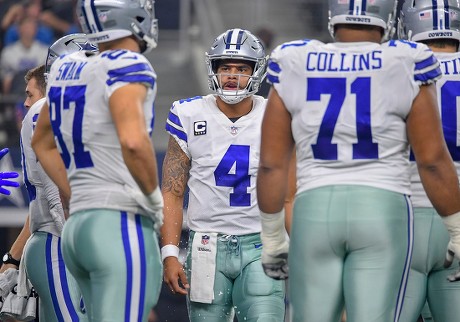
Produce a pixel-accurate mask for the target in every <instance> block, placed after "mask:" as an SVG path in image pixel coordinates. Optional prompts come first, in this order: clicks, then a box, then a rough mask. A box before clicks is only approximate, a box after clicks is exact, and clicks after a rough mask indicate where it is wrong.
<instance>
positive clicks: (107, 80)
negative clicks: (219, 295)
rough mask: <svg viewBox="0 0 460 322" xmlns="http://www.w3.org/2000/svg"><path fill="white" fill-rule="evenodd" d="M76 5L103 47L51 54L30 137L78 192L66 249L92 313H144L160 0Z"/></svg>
mask: <svg viewBox="0 0 460 322" xmlns="http://www.w3.org/2000/svg"><path fill="white" fill-rule="evenodd" d="M77 14H78V16H79V18H80V20H79V21H80V23H81V27H82V29H83V30H84V31H85V32H86V33H87V36H88V39H89V40H90V41H93V42H95V43H97V44H98V46H99V51H100V53H99V54H95V53H91V52H83V51H81V52H78V53H73V54H69V55H66V56H61V57H59V58H58V59H57V60H56V61H55V62H54V63H53V65H52V67H51V71H50V73H49V75H48V87H47V106H49V109H48V108H44V109H42V112H41V113H40V116H39V119H38V122H37V129H36V132H35V134H34V137H33V140H32V146H33V148H34V151H36V154H37V157H38V159H39V160H40V162H41V163H42V166H43V168H44V169H45V171H46V172H47V173H48V175H49V176H50V177H51V178H52V179H53V181H54V182H55V183H56V184H57V185H58V187H59V189H60V190H61V191H64V194H70V191H71V198H70V217H69V219H68V221H67V222H66V225H65V228H64V231H63V235H62V253H63V256H64V259H65V262H66V265H67V267H68V268H69V270H70V271H71V272H72V274H73V275H74V277H75V279H76V280H77V283H78V284H79V286H80V288H81V291H82V294H83V299H84V301H85V305H86V309H87V312H88V317H89V320H90V321H93V322H95V321H147V319H148V315H149V312H150V310H151V308H152V307H154V306H155V305H156V303H157V301H158V296H159V292H160V287H161V272H162V267H161V261H160V249H159V246H158V239H157V237H158V235H157V233H155V229H157V230H158V229H159V228H160V227H161V225H162V218H163V213H162V208H163V198H162V196H161V191H160V188H159V184H158V174H157V163H156V156H155V152H154V148H153V144H152V141H151V134H152V132H153V125H154V99H155V95H156V85H157V84H156V74H155V72H154V70H153V68H152V66H151V64H150V62H149V61H148V60H147V59H146V58H145V56H143V55H142V54H141V53H145V52H147V50H149V49H153V48H154V47H155V46H156V43H157V31H158V25H157V19H156V18H155V12H154V1H152V0H147V1H140V0H135V1H131V0H117V1H100V0H80V1H78V4H77ZM45 106H46V105H45ZM59 154H60V155H59ZM107 245H110V247H107Z"/></svg>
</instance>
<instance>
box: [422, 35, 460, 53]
mask: <svg viewBox="0 0 460 322" xmlns="http://www.w3.org/2000/svg"><path fill="white" fill-rule="evenodd" d="M420 42H421V43H424V44H425V45H427V46H431V47H435V48H446V47H455V48H457V50H458V46H459V44H460V42H459V41H458V40H457V39H452V38H438V39H427V40H421V41H420Z"/></svg>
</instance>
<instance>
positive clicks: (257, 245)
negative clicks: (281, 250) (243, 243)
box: [254, 243, 262, 249]
mask: <svg viewBox="0 0 460 322" xmlns="http://www.w3.org/2000/svg"><path fill="white" fill-rule="evenodd" d="M260 247H262V243H260V244H254V248H256V249H258V248H260Z"/></svg>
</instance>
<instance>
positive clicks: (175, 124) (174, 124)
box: [165, 111, 187, 142]
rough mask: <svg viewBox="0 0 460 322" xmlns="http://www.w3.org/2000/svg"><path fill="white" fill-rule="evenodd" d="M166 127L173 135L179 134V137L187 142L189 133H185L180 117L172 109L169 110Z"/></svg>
mask: <svg viewBox="0 0 460 322" xmlns="http://www.w3.org/2000/svg"><path fill="white" fill-rule="evenodd" d="M165 129H166V131H167V132H169V133H170V134H172V135H175V136H177V137H178V138H179V139H181V140H183V141H185V142H187V133H185V131H184V129H183V126H182V124H181V121H180V119H179V117H177V115H176V114H174V113H173V112H172V111H171V112H169V116H168V119H167V120H166V126H165Z"/></svg>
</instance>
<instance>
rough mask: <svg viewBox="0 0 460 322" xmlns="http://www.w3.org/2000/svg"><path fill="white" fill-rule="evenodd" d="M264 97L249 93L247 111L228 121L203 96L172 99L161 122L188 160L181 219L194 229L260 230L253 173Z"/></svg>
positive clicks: (213, 100)
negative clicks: (184, 213)
mask: <svg viewBox="0 0 460 322" xmlns="http://www.w3.org/2000/svg"><path fill="white" fill-rule="evenodd" d="M265 104H266V100H265V99H264V98H263V97H261V96H253V108H252V110H251V112H250V113H248V114H247V115H244V116H242V117H241V118H239V119H238V120H237V121H236V122H232V121H231V120H230V119H228V117H227V116H225V114H224V113H222V112H221V110H220V109H219V108H218V107H217V104H216V97H215V96H214V95H211V94H210V95H207V96H204V97H201V96H197V97H193V98H191V99H186V100H180V101H176V102H174V103H173V106H172V107H171V111H170V113H169V116H168V120H167V122H166V131H168V132H169V134H171V135H172V136H173V137H174V138H175V139H176V141H177V142H178V143H179V145H180V146H181V148H182V150H183V151H184V152H185V153H186V154H187V156H188V157H189V158H190V160H191V169H190V177H189V181H188V187H189V203H188V209H187V224H188V226H189V228H190V229H192V230H194V231H198V232H217V233H222V234H229V235H246V234H251V233H256V232H260V229H261V227H260V219H259V216H260V211H259V207H258V205H257V196H256V187H255V184H256V175H257V169H258V166H259V156H260V133H261V124H262V117H263V115H264V111H265Z"/></svg>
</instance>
